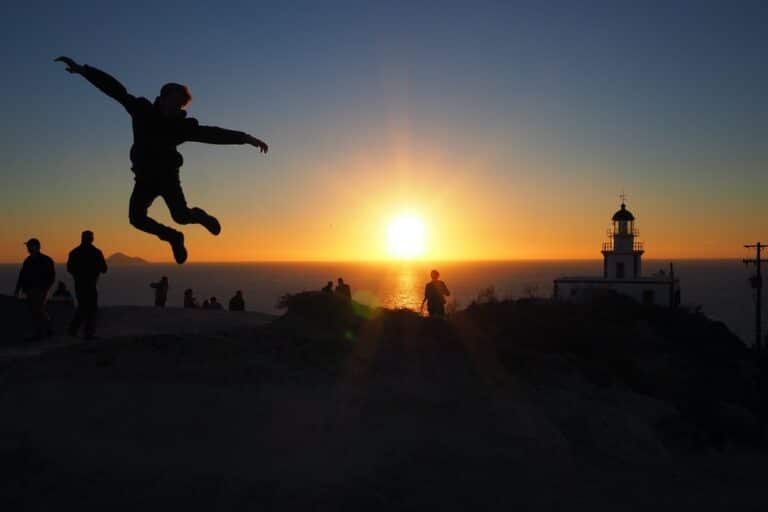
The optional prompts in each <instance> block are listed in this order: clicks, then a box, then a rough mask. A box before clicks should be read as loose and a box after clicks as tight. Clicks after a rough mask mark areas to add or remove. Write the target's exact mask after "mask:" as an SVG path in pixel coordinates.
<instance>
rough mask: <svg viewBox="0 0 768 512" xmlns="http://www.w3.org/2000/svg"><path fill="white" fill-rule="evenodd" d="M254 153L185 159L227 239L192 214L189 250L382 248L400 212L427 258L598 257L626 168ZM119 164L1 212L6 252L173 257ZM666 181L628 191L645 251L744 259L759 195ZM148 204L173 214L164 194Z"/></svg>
mask: <svg viewBox="0 0 768 512" xmlns="http://www.w3.org/2000/svg"><path fill="white" fill-rule="evenodd" d="M400 147H405V148H406V149H407V148H408V145H407V144H404V145H401V146H400ZM186 153H187V154H189V153H190V152H189V151H186ZM251 156H252V157H253V158H254V161H253V162H252V164H249V165H253V168H254V172H253V173H251V174H246V173H242V172H238V170H237V166H234V170H233V167H230V169H229V171H228V172H233V173H234V174H236V175H237V177H238V179H239V180H240V182H239V186H238V187H236V188H235V189H234V191H235V192H234V193H233V192H232V190H228V191H224V190H221V189H217V188H216V187H215V186H212V184H213V182H212V180H211V179H206V178H202V179H199V174H198V172H199V170H200V168H201V167H202V166H203V165H204V164H191V165H190V166H189V168H185V170H184V171H183V172H184V174H183V176H185V179H184V186H185V189H186V192H187V197H188V199H189V201H190V204H191V205H194V204H199V205H200V206H204V207H205V208H206V209H208V210H209V211H210V212H212V213H215V214H217V215H218V216H219V218H220V220H221V222H222V224H223V227H224V228H223V232H222V234H221V236H219V237H212V236H210V235H209V234H208V233H207V232H205V231H204V230H203V229H202V228H200V227H198V226H184V227H182V228H181V229H182V230H183V231H184V233H185V235H186V237H187V246H188V248H189V252H190V261H191V262H202V261H277V260H381V259H387V258H389V255H388V252H387V248H386V231H387V225H388V223H389V222H390V221H391V220H392V219H393V218H395V217H396V216H397V215H398V214H400V213H402V212H410V213H412V214H415V215H418V216H420V217H421V218H422V219H423V220H424V223H425V225H426V231H427V241H426V246H427V251H426V254H425V255H424V259H426V260H435V261H446V260H493V259H500V260H504V259H593V258H600V252H599V251H600V246H601V242H602V241H603V239H604V236H605V229H606V228H607V227H608V225H609V221H610V217H611V215H612V214H613V212H614V211H615V210H616V209H617V208H618V205H619V202H620V200H619V198H618V193H619V192H620V191H621V184H620V183H619V182H618V180H616V181H615V182H610V181H607V182H602V180H596V182H593V180H592V178H591V174H590V173H593V172H594V169H593V170H590V171H583V172H584V173H585V174H580V172H582V171H581V170H579V169H572V170H570V171H571V172H567V173H566V172H563V171H562V169H560V170H557V175H558V177H557V179H556V178H555V177H554V176H553V173H554V171H553V170H550V169H547V168H546V167H542V162H537V161H536V160H534V159H526V158H524V157H521V158H520V160H518V161H517V162H510V163H509V168H508V169H506V170H505V171H504V172H492V171H489V170H488V167H489V166H495V165H498V164H497V163H496V162H493V161H492V159H488V158H487V157H484V156H483V155H482V154H479V155H477V156H468V157H467V156H464V157H462V158H461V159H460V161H457V159H456V156H455V155H451V154H444V153H441V152H440V151H422V152H419V154H418V155H416V154H412V153H411V152H410V151H407V150H404V151H393V152H390V153H389V154H388V155H387V153H386V152H383V151H379V152H378V153H374V154H366V153H365V152H363V151H360V152H358V154H357V155H354V156H346V157H342V158H339V159H337V160H336V161H335V162H333V164H331V163H327V164H325V165H318V167H319V169H317V171H316V172H315V173H313V174H311V175H309V177H308V178H307V179H304V180H303V181H302V182H297V181H295V180H293V179H291V178H290V176H291V172H290V170H280V169H273V168H271V166H272V162H271V161H270V160H269V157H267V158H265V159H258V158H256V155H251ZM223 160H226V158H223ZM83 164H84V165H86V163H85V162H84V163H83ZM113 165H115V166H116V167H117V165H116V164H113ZM307 165H309V164H307ZM119 174H120V172H114V174H113V175H111V176H110V175H109V174H106V175H105V177H104V178H103V180H102V181H96V182H88V183H87V184H86V185H83V186H81V187H77V186H73V185H62V187H61V188H59V189H54V191H51V192H46V194H45V195H44V196H41V199H42V200H40V201H39V202H37V201H36V198H34V197H32V198H30V199H29V200H28V201H22V202H19V203H18V204H17V205H16V206H17V207H16V208H13V209H7V210H6V211H4V212H3V214H4V216H5V218H7V219H10V220H11V222H10V229H6V230H4V232H3V234H2V236H1V237H0V260H2V261H4V262H13V261H19V260H21V259H22V258H23V257H24V247H23V245H22V242H23V241H24V240H26V239H27V238H28V237H30V236H36V237H38V238H40V239H41V240H42V242H43V250H44V252H46V253H48V254H50V255H51V256H53V257H54V259H56V260H59V261H61V260H63V259H65V258H66V254H67V251H68V250H69V249H71V248H72V247H74V245H76V243H77V241H78V238H79V232H80V230H82V229H86V228H87V229H92V230H93V231H95V233H96V244H97V245H98V246H99V247H101V248H102V249H103V250H104V252H105V253H106V254H111V253H112V252H115V251H121V252H124V253H127V254H129V255H134V256H140V257H143V258H146V259H148V260H150V261H171V253H170V251H169V249H168V246H167V245H166V244H165V243H163V242H161V241H159V240H157V239H156V238H154V237H152V236H149V235H146V234H144V233H141V232H138V231H136V230H135V229H133V228H132V227H131V226H130V225H129V224H128V221H127V215H126V211H127V201H128V196H129V193H130V185H131V182H130V179H126V178H127V177H126V173H125V172H124V171H122V176H120V175H119ZM264 174H271V175H272V177H273V178H275V179H274V180H273V181H272V183H271V185H270V186H269V187H264V186H263V184H262V183H261V182H262V180H263V175H264ZM478 175H481V176H484V177H485V178H484V179H482V180H480V179H476V176H478ZM489 176H490V178H489ZM584 178H586V179H584ZM657 185H658V186H657ZM662 185H663V186H662ZM662 185H659V184H654V185H653V186H649V185H648V184H646V185H645V186H643V185H638V186H635V187H631V188H629V190H628V191H627V192H628V196H629V197H628V200H627V203H628V207H629V209H630V210H631V211H633V213H634V214H635V216H636V217H637V225H638V227H639V228H640V231H641V237H640V239H641V240H642V241H644V242H645V248H646V255H647V257H650V258H670V259H674V258H716V257H741V256H742V255H743V249H742V248H741V246H742V245H743V244H744V243H751V242H754V241H755V239H756V238H759V236H760V233H761V230H763V229H764V228H765V223H764V221H763V220H762V219H761V218H759V217H758V216H755V215H754V211H755V207H756V205H754V204H751V203H750V202H749V201H746V202H745V201H740V200H729V188H731V189H733V188H735V187H738V186H740V185H741V184H739V183H738V182H736V183H734V182H733V181H727V182H723V183H721V184H720V185H719V187H720V188H719V189H718V191H717V194H718V196H719V197H711V198H708V199H706V200H704V199H703V198H702V191H699V192H697V191H695V190H691V191H688V190H687V189H686V187H683V186H681V185H680V184H675V183H674V182H671V183H670V184H662ZM78 188H79V192H78ZM102 189H103V190H102ZM54 192H55V193H54ZM225 192H226V193H225ZM703 193H704V194H712V191H711V190H709V191H708V190H704V191H703ZM78 195H82V197H78ZM720 198H722V200H721V199H720ZM151 214H152V215H153V216H155V217H156V218H157V219H158V220H160V221H162V222H166V223H169V224H171V225H173V224H172V221H171V220H170V218H169V216H168V213H167V211H166V209H165V205H164V204H163V203H162V201H161V200H158V201H157V202H156V203H155V204H154V205H153V207H152V210H151Z"/></svg>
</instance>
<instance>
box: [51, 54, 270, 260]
mask: <svg viewBox="0 0 768 512" xmlns="http://www.w3.org/2000/svg"><path fill="white" fill-rule="evenodd" d="M55 61H56V62H63V63H64V64H66V66H67V67H66V70H67V71H68V72H70V73H73V74H78V75H82V76H83V77H84V78H85V79H86V80H88V81H89V82H90V83H91V84H93V85H94V86H95V87H96V88H97V89H99V90H100V91H102V92H103V93H105V94H106V95H107V96H110V97H111V98H113V99H115V100H116V101H117V102H118V103H120V104H121V105H122V106H123V107H124V108H125V110H127V111H128V113H129V114H130V116H131V119H132V124H133V145H132V146H131V154H130V158H131V164H132V166H131V170H132V171H133V173H134V178H135V184H134V187H133V193H132V194H131V198H130V201H129V207H128V217H129V220H130V223H131V225H132V226H134V227H135V228H136V229H139V230H141V231H144V232H147V233H150V234H153V235H155V236H157V237H158V238H160V240H164V241H166V242H168V243H169V244H170V245H171V249H172V250H173V257H174V259H175V260H176V263H179V264H181V263H184V262H185V261H186V260H187V249H186V247H185V246H184V234H183V233H181V232H180V231H177V230H175V229H173V228H170V227H168V226H165V225H163V224H160V223H159V222H157V221H155V220H154V219H152V218H150V217H149V216H148V215H147V210H148V209H149V207H150V205H151V204H152V202H153V201H154V200H155V199H156V198H157V197H162V198H163V200H164V201H165V204H166V206H167V207H168V210H169V211H170V213H171V217H172V218H173V220H174V221H175V222H176V223H177V224H200V225H202V226H203V227H205V228H206V229H207V230H208V231H209V232H210V233H211V234H213V235H218V234H219V233H220V232H221V224H219V221H218V220H217V219H216V217H214V216H212V215H209V214H208V213H207V212H206V211H205V210H203V209H202V208H190V207H188V206H187V200H186V198H185V197H184V191H183V190H182V188H181V181H180V179H179V170H180V168H181V166H182V164H183V162H184V159H183V158H182V156H181V154H180V153H179V152H178V151H177V150H176V146H178V145H179V144H182V143H184V142H203V143H207V144H250V145H251V146H254V147H256V148H258V149H259V150H260V151H261V152H262V153H266V152H267V151H268V150H269V147H268V146H267V144H266V143H265V142H263V141H261V140H259V139H257V138H256V137H254V136H252V135H249V134H247V133H244V132H240V131H234V130H225V129H223V128H218V127H216V126H203V125H200V124H199V123H198V122H197V120H196V119H194V118H192V117H187V112H186V110H185V109H186V107H187V106H188V105H189V103H190V102H191V101H192V95H191V94H190V92H189V88H188V87H187V86H185V85H181V84H177V83H167V84H165V85H163V87H162V88H161V89H160V96H158V97H157V98H156V99H155V101H154V103H152V102H150V101H149V100H148V99H147V98H144V97H136V96H133V95H131V94H129V93H128V91H127V90H126V88H125V87H124V86H123V85H122V84H121V83H120V82H119V81H117V80H116V79H115V78H114V77H112V76H110V75H108V74H107V73H105V72H103V71H101V70H99V69H96V68H94V67H92V66H89V65H87V64H86V65H80V64H78V63H77V62H75V61H74V60H72V59H70V58H69V57H58V58H57V59H55Z"/></svg>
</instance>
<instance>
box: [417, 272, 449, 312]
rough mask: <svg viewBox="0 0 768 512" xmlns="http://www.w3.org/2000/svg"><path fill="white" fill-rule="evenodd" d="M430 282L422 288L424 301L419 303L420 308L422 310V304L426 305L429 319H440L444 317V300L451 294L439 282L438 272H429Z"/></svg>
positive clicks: (443, 284)
mask: <svg viewBox="0 0 768 512" xmlns="http://www.w3.org/2000/svg"><path fill="white" fill-rule="evenodd" d="M430 277H431V278H432V280H431V281H430V282H429V283H427V285H426V286H425V287H424V300H423V301H421V308H422V309H424V303H425V302H426V303H427V311H428V312H429V316H430V317H437V318H442V317H444V316H445V302H446V300H445V298H446V297H447V296H449V295H450V294H451V292H450V291H449V290H448V287H447V286H446V285H445V282H443V281H441V280H440V272H438V271H437V270H433V271H432V272H430Z"/></svg>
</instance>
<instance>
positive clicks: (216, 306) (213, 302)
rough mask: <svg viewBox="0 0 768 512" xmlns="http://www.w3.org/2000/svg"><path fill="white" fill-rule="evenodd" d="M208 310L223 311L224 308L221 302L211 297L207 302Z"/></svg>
mask: <svg viewBox="0 0 768 512" xmlns="http://www.w3.org/2000/svg"><path fill="white" fill-rule="evenodd" d="M208 309H224V307H223V306H222V305H221V302H219V301H218V300H216V297H211V299H210V300H209V301H208Z"/></svg>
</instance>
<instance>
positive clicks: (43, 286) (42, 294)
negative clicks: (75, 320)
mask: <svg viewBox="0 0 768 512" xmlns="http://www.w3.org/2000/svg"><path fill="white" fill-rule="evenodd" d="M25 245H26V246H27V252H28V253H29V256H27V259H25V260H24V264H23V265H22V266H21V271H20V272H19V279H18V280H17V281H16V289H15V290H14V292H13V295H14V296H16V297H18V296H19V294H20V293H21V292H24V295H26V297H27V305H28V306H29V312H30V313H31V314H32V322H33V323H34V327H35V332H34V334H33V335H32V336H31V337H29V338H27V339H28V340H30V341H32V340H39V339H40V338H42V337H43V336H51V335H52V334H53V330H52V329H51V319H50V318H49V317H48V312H47V311H46V310H45V303H46V302H47V301H48V291H49V290H50V289H51V286H53V282H54V281H55V280H56V269H55V267H54V265H53V260H52V259H51V258H50V257H49V256H46V255H45V254H43V253H42V252H40V240H38V239H37V238H30V239H29V240H27V242H26V243H25Z"/></svg>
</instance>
